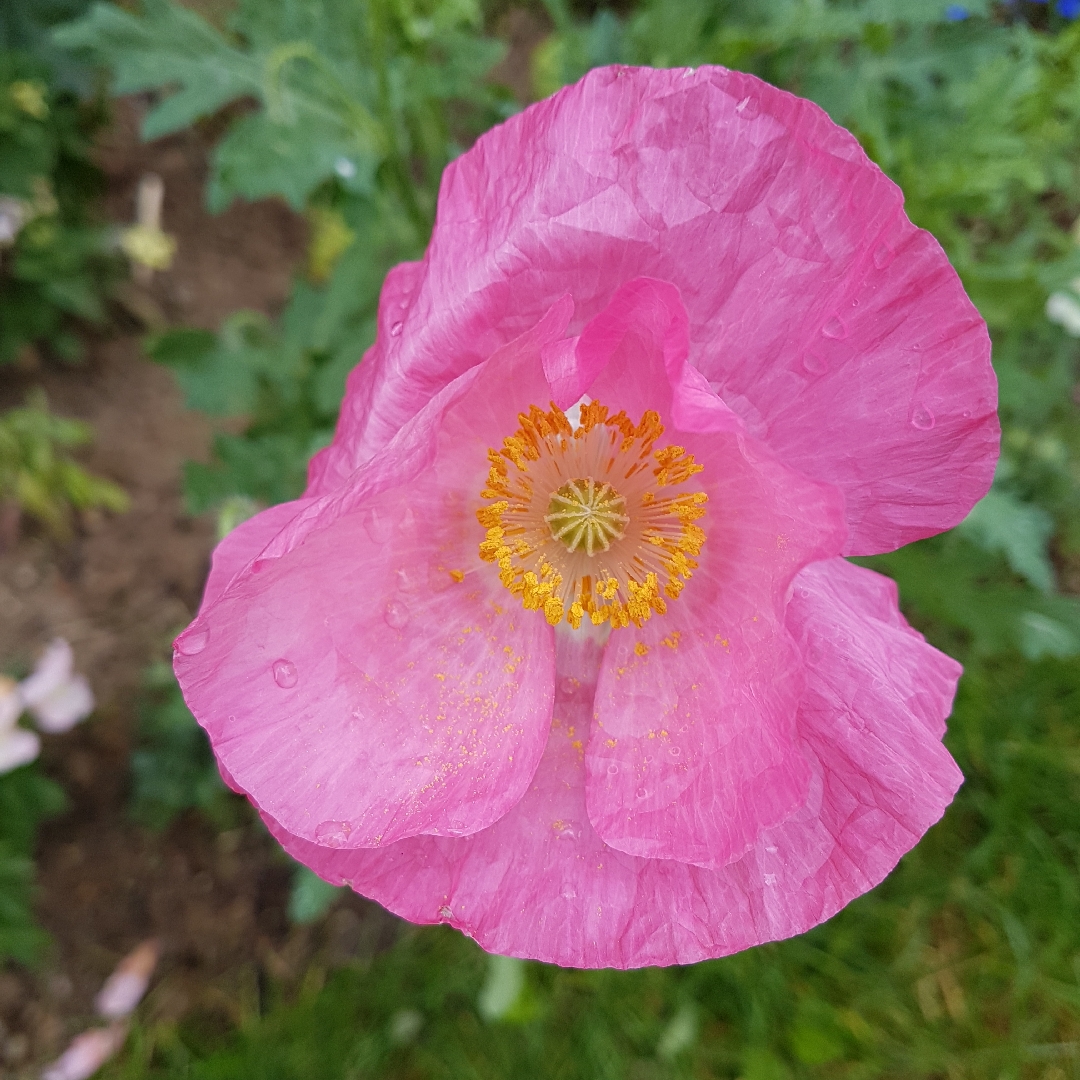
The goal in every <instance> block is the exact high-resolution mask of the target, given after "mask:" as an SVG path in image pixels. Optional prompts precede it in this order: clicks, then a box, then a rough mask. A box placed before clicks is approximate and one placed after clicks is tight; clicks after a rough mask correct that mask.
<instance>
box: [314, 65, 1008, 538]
mask: <svg viewBox="0 0 1080 1080" xmlns="http://www.w3.org/2000/svg"><path fill="white" fill-rule="evenodd" d="M639 276H647V277H652V278H658V279H662V280H665V281H669V282H671V283H673V284H674V285H675V286H677V287H678V289H679V291H680V292H681V294H682V297H683V301H684V303H685V304H686V307H687V310H688V312H689V316H690V319H689V346H690V360H691V363H692V364H693V365H694V366H695V367H697V368H698V369H699V370H700V371H701V372H703V373H704V374H705V375H706V377H707V378H708V379H709V380H711V381H712V382H713V383H714V384H715V386H716V387H717V388H718V389H719V391H720V394H721V396H722V397H723V399H724V401H725V402H727V404H728V405H729V406H731V408H733V409H734V410H735V411H736V412H737V413H738V414H739V415H740V416H741V417H743V419H744V420H745V422H746V423H747V425H748V426H749V428H750V430H751V431H752V433H754V434H755V435H758V436H759V437H761V438H763V439H765V440H766V441H767V442H768V443H769V445H770V446H771V448H772V449H773V450H774V451H775V452H776V453H777V454H778V456H780V457H781V458H782V459H783V460H785V461H787V462H788V463H789V464H791V465H792V466H793V467H796V468H798V469H800V470H802V471H804V472H805V473H806V474H807V475H809V476H811V477H813V478H814V479H817V480H822V481H827V482H829V483H834V484H837V485H839V486H840V487H841V488H842V489H843V491H844V494H845V497H846V500H847V506H848V522H849V525H850V530H851V535H850V538H849V544H848V549H847V550H848V552H849V553H859V554H868V553H871V552H876V551H883V550H891V549H892V548H895V547H897V546H899V545H901V544H904V543H907V542H908V541H910V540H914V539H916V538H918V537H921V536H926V535H930V534H932V533H935V532H938V531H940V530H942V529H945V528H948V527H949V526H951V525H954V524H956V523H957V522H958V521H960V520H961V519H962V518H963V517H964V516H965V515H966V514H967V512H968V510H969V509H970V508H971V506H972V505H973V504H974V503H975V501H977V499H978V498H979V497H981V495H982V494H983V493H984V492H985V491H986V489H987V487H988V486H989V484H990V480H991V476H992V472H993V465H994V461H995V459H996V455H997V439H998V426H997V419H996V415H995V401H996V389H995V381H994V376H993V372H992V369H991V367H990V362H989V353H990V346H989V339H988V337H987V334H986V329H985V327H984V325H983V323H982V320H981V319H980V318H979V316H978V314H977V312H976V311H975V309H974V307H973V306H972V305H971V303H970V302H969V301H968V300H967V298H966V297H965V295H964V292H963V289H962V287H961V285H960V282H959V279H958V278H957V276H956V274H955V273H954V272H953V270H952V269H951V267H950V266H949V264H948V261H947V259H946V257H945V255H944V253H943V252H942V251H941V249H940V247H939V246H938V245H937V243H936V242H935V241H934V240H933V239H932V238H931V237H930V236H929V235H928V234H927V233H924V232H922V231H920V230H917V229H915V227H914V226H913V225H911V223H910V222H909V221H908V220H907V218H906V217H905V215H904V212H903V199H902V195H901V193H900V190H899V189H898V188H897V187H896V186H895V185H894V184H893V183H891V182H890V181H889V180H888V179H887V178H886V177H885V176H884V175H883V174H882V173H881V172H880V170H879V169H878V168H877V167H876V166H875V165H873V164H872V163H871V162H869V161H868V160H867V158H866V156H865V154H864V153H863V152H862V150H861V148H860V147H859V146H858V144H857V142H856V141H855V139H854V138H852V136H851V135H850V134H849V133H848V132H846V131H844V130H843V129H842V128H839V127H837V126H836V125H835V124H834V123H832V121H831V120H830V119H829V118H828V117H827V116H826V114H825V113H824V112H822V111H821V110H820V109H819V108H818V107H817V106H815V105H813V104H812V103H810V102H808V101H804V100H802V99H799V98H796V97H793V96H792V95H790V94H787V93H784V92H782V91H780V90H777V89H775V88H773V87H770V86H768V85H767V84H765V83H763V82H761V81H759V80H758V79H755V78H754V77H753V76H750V75H744V74H741V73H738V72H731V71H727V70H725V69H723V68H718V67H709V66H704V67H701V68H698V69H697V70H696V71H688V70H674V71H655V70H651V69H634V68H621V67H620V68H601V69H597V70H594V71H592V72H590V73H589V74H588V75H587V76H586V77H585V78H584V79H582V81H581V82H579V83H577V84H576V85H575V86H572V87H568V88H566V89H565V90H563V91H561V92H560V93H559V94H556V95H555V96H554V97H553V98H550V99H548V100H546V101H543V102H540V103H538V104H537V105H534V106H532V107H531V108H529V109H527V110H525V111H524V112H523V113H521V114H519V115H517V116H515V117H513V118H511V119H510V120H509V121H507V122H506V123H505V124H503V125H500V126H499V127H497V128H495V129H493V130H492V131H490V132H488V133H487V134H486V135H484V136H483V137H482V138H480V139H479V140H478V141H477V143H476V144H475V146H474V147H473V148H472V149H471V150H470V151H469V152H468V153H466V154H464V155H462V156H461V157H460V158H458V159H457V160H456V161H454V162H453V163H452V164H451V165H450V166H449V168H448V169H447V170H446V173H445V175H444V180H443V186H442V190H441V193H440V200H439V212H438V221H437V224H436V227H435V231H434V234H433V236H432V241H431V245H430V247H429V249H428V252H427V254H426V256H425V259H424V262H423V264H420V265H419V266H417V265H415V264H411V265H410V266H409V268H408V269H407V270H406V271H403V272H402V280H401V282H400V283H399V282H395V283H394V285H393V287H392V288H391V286H390V285H389V284H388V288H387V297H386V300H385V306H386V308H387V312H385V313H384V314H383V315H382V316H381V318H382V320H383V325H389V326H390V330H387V331H386V332H383V331H382V330H380V335H379V339H378V341H377V342H376V345H375V347H374V348H373V349H372V350H371V352H370V354H369V356H368V358H367V360H366V362H365V365H364V366H365V367H366V368H367V370H366V371H364V372H363V373H362V374H361V375H360V376H358V377H357V383H356V389H355V401H354V400H353V394H354V390H353V388H352V387H351V388H350V398H349V399H348V400H347V401H346V406H345V408H344V410H343V412H342V421H341V424H340V425H339V429H338V434H337V437H336V439H335V443H334V446H333V447H332V448H331V449H330V450H329V451H327V452H326V459H325V460H326V462H330V461H331V460H332V461H333V462H334V465H333V468H334V471H335V473H336V475H338V476H344V475H347V474H348V472H349V471H350V470H351V469H352V468H354V467H355V466H356V465H358V464H359V463H361V462H362V461H364V460H365V459H366V458H368V457H370V456H371V454H372V453H373V452H374V451H375V450H376V449H377V448H378V447H379V446H381V445H384V444H385V443H386V441H387V440H388V439H389V437H390V436H391V434H392V432H393V431H394V430H395V428H396V426H397V425H400V423H401V421H402V419H403V418H404V417H407V416H410V415H413V414H414V413H416V412H417V411H418V410H419V409H420V408H421V407H422V406H423V404H424V402H425V401H426V400H427V399H428V398H429V397H430V396H431V394H432V393H433V392H434V391H435V390H437V389H438V388H439V387H441V386H443V385H446V384H447V383H449V382H450V381H451V380H452V379H453V378H455V377H456V376H457V375H459V374H460V373H461V372H463V371H465V370H466V369H467V368H468V367H470V366H473V365H475V364H477V363H479V362H481V361H482V360H483V359H484V358H485V357H486V356H488V355H490V353H491V352H492V351H493V350H494V349H495V348H497V347H498V346H499V345H501V344H502V343H504V342H506V341H509V340H510V339H512V338H513V337H515V336H516V335H517V334H520V333H521V332H522V330H523V329H525V328H526V327H527V326H529V325H531V324H532V323H533V322H535V320H536V319H537V318H539V316H540V314H541V313H542V312H543V311H545V310H546V309H547V307H548V306H549V305H550V304H551V303H552V302H553V301H554V300H555V298H556V297H558V296H560V295H562V294H563V293H567V292H568V293H570V294H571V295H572V296H573V298H574V301H575V304H576V319H577V322H576V324H575V327H580V326H582V325H584V323H585V322H586V321H587V320H589V319H590V318H592V317H593V316H594V315H595V314H596V313H597V312H599V311H600V310H601V309H602V308H603V307H604V306H605V305H606V304H607V303H608V301H609V300H610V299H611V297H612V296H613V294H614V293H615V291H616V290H617V289H618V288H619V287H620V286H621V285H623V284H624V283H626V282H628V281H630V280H631V279H633V278H635V277H639ZM395 326H396V327H398V333H397V334H396V336H395V335H394V333H393V332H392V330H393V328H394V327H395ZM361 383H362V384H363V387H364V389H363V392H362V393H361V391H360V389H359V387H360V384H361ZM327 467H328V468H329V465H327Z"/></svg>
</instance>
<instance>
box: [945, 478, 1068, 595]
mask: <svg viewBox="0 0 1080 1080" xmlns="http://www.w3.org/2000/svg"><path fill="white" fill-rule="evenodd" d="M958 528H959V530H960V532H961V533H962V534H963V535H964V536H966V537H967V538H968V539H969V540H972V541H973V542H974V543H976V544H978V545H979V547H981V548H983V549H984V550H986V551H1000V552H1001V553H1002V554H1003V555H1004V556H1005V558H1006V559H1007V560H1008V563H1009V566H1011V567H1012V569H1013V570H1015V571H1016V573H1018V574H1019V575H1020V576H1021V577H1023V578H1027V580H1028V581H1030V582H1031V584H1032V585H1034V586H1035V588H1036V589H1039V590H1040V591H1041V592H1044V593H1049V592H1052V591H1053V589H1054V567H1053V565H1052V564H1051V562H1050V557H1049V555H1048V554H1047V550H1046V545H1047V543H1048V542H1049V540H1050V537H1051V536H1052V535H1053V532H1054V519H1053V518H1052V517H1051V516H1050V514H1048V513H1047V512H1046V511H1045V510H1043V509H1042V507H1039V506H1035V505H1033V504H1031V503H1023V502H1021V501H1020V500H1019V499H1017V498H1016V497H1015V496H1013V495H1010V494H1008V492H1004V491H998V490H996V489H995V490H993V491H991V492H990V493H989V494H988V495H986V497H985V498H983V499H982V500H980V501H979V502H978V503H977V504H976V506H975V507H974V509H973V510H972V511H971V513H970V514H969V515H968V516H967V518H965V519H964V521H963V522H962V523H961V524H960V525H959V526H958Z"/></svg>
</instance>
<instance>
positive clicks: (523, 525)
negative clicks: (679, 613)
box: [450, 401, 707, 655]
mask: <svg viewBox="0 0 1080 1080" xmlns="http://www.w3.org/2000/svg"><path fill="white" fill-rule="evenodd" d="M518 422H519V424H520V427H519V428H518V430H517V431H515V432H514V433H512V434H511V435H508V436H506V437H505V438H504V439H503V444H502V448H501V449H499V450H489V451H488V462H489V469H488V476H487V484H486V486H485V487H484V489H483V491H482V492H481V497H482V498H483V499H484V500H485V501H486V505H484V506H481V507H480V508H479V509H478V510H477V512H476V517H477V521H478V522H479V524H480V525H481V527H482V528H483V529H484V530H485V533H484V538H483V539H482V540H481V541H480V544H479V553H480V557H481V558H482V559H483V560H484V561H485V562H492V563H495V564H496V565H497V566H498V570H499V579H500V581H501V582H502V583H503V585H504V586H505V587H506V588H507V589H508V590H509V591H510V592H511V593H513V594H514V595H516V596H519V597H520V598H521V603H522V606H523V607H525V608H526V609H527V610H530V611H543V613H544V617H545V618H546V619H547V621H548V622H550V623H551V624H552V625H558V624H560V623H562V622H563V621H565V622H566V623H568V624H569V626H570V627H571V628H573V629H575V630H576V629H579V628H580V627H581V626H582V625H583V624H584V622H585V619H586V617H587V618H588V620H589V622H590V623H592V624H593V625H596V626H602V625H604V624H610V626H611V627H612V628H614V629H618V628H621V627H625V626H629V625H631V624H634V625H636V626H641V625H643V624H644V623H645V622H646V621H647V620H648V619H650V618H651V617H652V616H653V615H663V614H664V613H665V612H666V611H667V601H666V600H665V596H666V597H668V598H669V599H675V598H676V597H677V596H678V595H679V593H680V592H681V591H682V589H683V587H684V583H685V580H686V579H688V578H689V577H690V576H691V575H692V573H693V571H694V570H695V569H696V568H697V562H696V556H698V555H699V554H700V553H701V549H702V545H703V544H704V541H705V531H704V530H703V529H702V528H701V527H700V526H699V525H697V524H695V522H697V521H698V520H699V519H700V518H702V517H703V516H704V515H705V513H706V510H705V503H706V502H707V496H706V494H705V493H704V492H702V491H697V492H693V491H692V492H674V491H671V490H670V489H671V488H673V487H677V486H678V485H681V484H683V483H685V482H686V481H687V480H688V479H689V478H690V477H692V476H694V475H696V474H697V473H699V472H701V471H702V466H700V465H698V464H696V463H695V461H694V458H693V455H692V454H688V453H686V451H685V450H684V449H683V448H682V447H680V446H667V447H663V448H662V449H660V450H655V451H654V445H655V443H656V441H657V440H658V439H659V438H660V437H661V436H662V435H663V433H664V426H663V424H662V423H661V421H660V415H659V413H657V412H654V411H652V410H650V411H648V412H646V413H645V414H644V415H643V416H642V418H641V421H640V423H638V424H635V423H634V422H633V421H632V420H631V419H630V417H629V416H627V414H626V413H625V412H624V411H621V410H620V411H619V412H617V413H616V414H614V415H612V414H611V412H610V410H609V409H608V407H607V406H606V405H603V404H602V403H601V402H598V401H591V402H586V403H584V404H583V405H582V406H581V408H580V419H579V424H578V426H577V427H576V428H575V427H573V426H572V425H571V424H570V422H569V420H568V419H567V417H566V415H565V414H564V413H563V412H562V410H561V409H559V408H558V407H557V406H556V405H554V404H552V405H551V407H550V409H546V410H545V409H541V408H540V407H539V406H537V405H531V406H530V407H529V409H528V411H527V412H522V413H520V414H519V415H518ZM510 465H513V466H514V469H513V471H511V470H510V468H509V466H510ZM568 477H569V478H570V479H567V478H568ZM665 489H666V490H665ZM450 573H451V576H452V577H453V578H454V580H455V581H458V580H463V579H464V571H457V572H455V571H450ZM458 573H460V574H461V578H458V577H457V574H458ZM638 655H644V654H643V653H641V652H639V653H638Z"/></svg>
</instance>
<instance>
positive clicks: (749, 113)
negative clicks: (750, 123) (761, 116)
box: [735, 94, 761, 120]
mask: <svg viewBox="0 0 1080 1080" xmlns="http://www.w3.org/2000/svg"><path fill="white" fill-rule="evenodd" d="M735 111H736V112H737V113H738V114H739V115H740V116H741V117H742V118H743V119H744V120H753V119H754V118H755V117H756V116H757V115H758V113H760V112H761V105H760V103H759V102H758V99H757V98H756V97H754V96H753V94H747V95H746V97H744V98H743V99H742V101H740V102H739V104H738V105H736V106H735Z"/></svg>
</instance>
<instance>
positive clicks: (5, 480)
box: [0, 390, 129, 537]
mask: <svg viewBox="0 0 1080 1080" xmlns="http://www.w3.org/2000/svg"><path fill="white" fill-rule="evenodd" d="M93 437H94V433H93V430H92V428H91V427H90V426H89V425H88V424H84V423H83V422H82V421H81V420H70V419H67V418H65V417H60V416H56V415H54V414H53V413H51V412H49V410H48V407H47V404H46V401H45V394H44V393H43V392H42V391H40V390H38V391H35V392H32V393H31V394H30V395H29V397H28V400H27V403H26V405H25V406H24V407H23V408H19V409H9V410H8V411H7V412H6V413H3V414H0V506H2V505H3V504H4V503H8V504H10V505H13V506H15V507H17V508H18V509H19V510H20V511H21V512H23V513H25V514H27V515H29V516H30V517H33V518H36V519H37V520H38V521H40V522H41V523H42V524H44V525H45V526H47V527H48V528H49V529H50V530H51V531H52V532H53V533H54V535H57V536H60V537H66V536H67V535H68V533H69V531H70V527H71V511H72V509H75V510H89V509H91V508H95V507H100V508H102V509H106V510H112V511H116V512H123V511H125V510H127V508H128V504H129V500H128V497H127V494H126V493H125V492H124V491H123V489H121V488H119V487H117V485H116V484H114V483H112V481H110V480H104V479H101V478H100V477H96V476H93V475H91V474H90V473H88V472H86V470H85V469H83V468H81V467H80V466H79V465H78V464H77V463H76V462H75V461H74V460H73V459H72V458H71V456H70V455H69V454H68V453H67V452H66V451H67V450H69V449H72V448H74V447H77V446H84V445H85V444H87V443H89V442H90V441H91V440H92V439H93Z"/></svg>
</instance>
